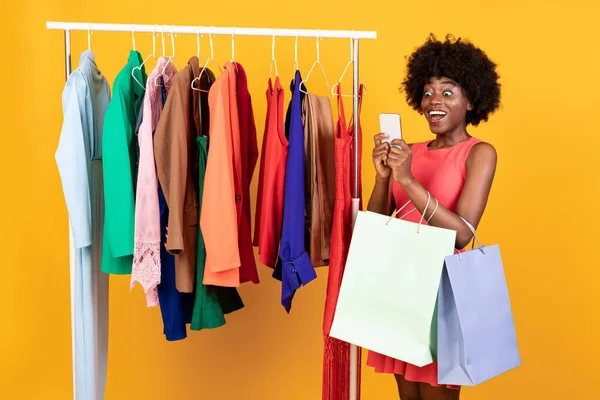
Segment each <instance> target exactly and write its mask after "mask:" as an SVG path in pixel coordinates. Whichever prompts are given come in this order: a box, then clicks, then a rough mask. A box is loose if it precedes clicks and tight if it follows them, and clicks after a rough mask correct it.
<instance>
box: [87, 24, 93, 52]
mask: <svg viewBox="0 0 600 400" xmlns="http://www.w3.org/2000/svg"><path fill="white" fill-rule="evenodd" d="M88 50H92V23H91V22H88Z"/></svg>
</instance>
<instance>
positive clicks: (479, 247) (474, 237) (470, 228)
mask: <svg viewBox="0 0 600 400" xmlns="http://www.w3.org/2000/svg"><path fill="white" fill-rule="evenodd" d="M459 217H460V219H462V220H463V222H464V223H465V224H466V225H467V227H468V228H469V230H470V231H471V233H472V234H473V244H472V245H471V249H474V248H475V242H477V249H478V250H479V251H481V252H482V253H483V254H485V251H484V250H483V245H482V244H481V242H480V241H479V238H478V237H477V234H476V233H475V227H474V226H473V225H471V223H470V222H469V221H467V220H466V219H464V218H463V217H461V216H460V215H459ZM455 250H456V251H457V253H458V259H459V260H460V259H461V256H460V251H458V249H455Z"/></svg>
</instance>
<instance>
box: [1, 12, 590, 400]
mask: <svg viewBox="0 0 600 400" xmlns="http://www.w3.org/2000/svg"><path fill="white" fill-rule="evenodd" d="M378 3H379V4H378V5H375V3H374V2H370V3H369V2H364V1H360V2H359V1H357V0H354V1H316V0H303V1H298V2H289V3H288V2H282V1H264V0H263V1H245V0H244V1H243V0H229V1H227V2H222V3H219V2H210V3H206V2H201V1H196V2H193V1H188V0H178V1H172V2H164V1H154V0H150V1H145V2H132V1H114V0H103V1H100V2H97V1H96V2H91V1H85V2H84V1H67V0H62V1H58V0H55V1H39V2H38V1H32V0H22V1H18V2H17V1H11V2H7V4H5V5H3V13H2V14H3V15H2V17H0V18H2V21H1V26H2V32H1V38H2V39H1V40H2V47H1V49H2V54H3V57H2V61H1V63H0V64H1V65H2V67H1V68H2V86H1V87H2V89H3V90H2V107H1V109H2V119H1V124H2V144H1V145H0V163H1V164H0V171H1V172H0V173H1V174H2V196H1V198H0V202H1V208H2V216H3V217H2V221H1V225H2V228H3V229H2V230H1V233H0V235H1V240H0V243H1V246H2V253H1V254H2V262H1V264H2V284H1V286H0V311H1V312H0V317H1V318H0V324H1V329H0V393H1V394H0V398H2V399H7V400H8V399H10V400H17V399H19V400H20V399H43V400H50V399H61V400H62V399H68V398H71V396H72V389H71V368H72V363H71V340H70V338H71V334H70V315H69V275H68V271H69V264H68V263H69V259H68V240H67V215H66V209H65V206H64V200H63V197H62V190H61V185H60V181H59V177H58V173H57V169H56V166H55V163H54V158H53V155H54V151H55V148H56V145H57V140H58V135H59V132H60V126H61V122H62V113H61V90H62V87H63V84H64V79H65V77H64V62H63V40H62V33H61V32H59V31H47V30H46V29H45V22H46V20H56V21H85V22H87V21H92V22H120V23H134V22H135V23H139V24H142V23H149V24H153V23H170V24H181V25H199V24H203V25H214V26H256V27H273V26H277V27H288V28H297V27H298V28H321V29H369V30H370V29H373V30H377V31H378V39H377V40H376V41H364V42H363V44H362V46H361V59H360V60H361V77H362V80H363V81H364V82H365V84H366V85H367V86H368V96H367V97H366V98H365V104H364V109H363V127H364V132H365V148H364V159H363V163H364V188H365V198H368V195H369V192H370V190H371V188H372V185H373V182H374V179H373V178H374V170H373V168H372V165H371V164H370V139H369V137H370V136H371V135H373V134H374V133H375V132H376V131H377V127H378V118H377V115H378V113H380V112H384V111H387V112H400V113H401V114H402V119H403V128H404V135H405V138H407V139H408V140H410V141H417V140H425V139H427V138H429V137H431V136H430V134H429V132H428V129H427V125H426V123H425V121H424V120H423V118H422V117H421V116H419V115H418V114H417V113H415V112H413V111H411V110H409V109H408V107H407V106H406V103H405V101H404V97H403V96H402V95H401V94H399V92H398V90H397V88H398V87H399V84H400V81H401V80H402V78H403V76H404V62H405V59H404V57H405V56H406V55H408V54H409V53H410V52H411V51H412V50H413V48H414V46H416V45H418V44H420V43H422V41H423V40H424V39H425V38H426V37H427V35H428V33H429V32H434V33H435V34H437V35H438V36H440V37H443V35H444V34H445V33H447V32H452V33H454V34H455V35H456V36H462V37H466V38H470V39H472V40H473V41H474V42H475V43H476V44H477V45H478V46H481V47H482V48H483V49H485V51H486V52H487V53H488V54H489V56H490V57H492V58H493V59H494V60H495V61H496V62H497V63H498V65H499V72H500V74H501V82H502V85H503V89H502V95H503V97H502V104H503V106H502V109H501V110H500V111H499V112H498V113H497V114H496V115H493V116H492V117H491V119H490V121H489V122H488V123H484V124H482V125H481V126H480V127H479V128H477V129H471V130H470V131H471V133H472V134H474V135H476V136H479V137H480V138H482V139H485V140H488V141H490V142H491V143H493V144H494V145H495V146H496V148H497V150H498V153H499V165H498V172H497V177H496V180H495V183H494V187H493V190H492V195H491V200H490V203H489V206H488V208H487V210H486V213H485V215H484V219H483V221H482V225H481V229H480V235H481V238H482V239H483V241H484V242H485V243H488V244H492V243H499V244H500V245H501V249H502V254H503V257H504V262H505V267H506V275H507V279H508V284H509V289H510V294H511V299H512V304H513V307H514V316H515V321H516V327H517V333H518V339H519V344H520V348H521V352H522V359H523V366H522V367H520V368H518V369H516V370H514V371H511V372H509V373H507V374H505V375H503V376H501V377H498V378H497V379H494V380H492V381H490V382H487V383H484V384H482V385H481V386H479V387H476V388H466V389H465V390H464V392H463V393H464V395H463V398H464V399H466V400H474V399H477V400H506V399H511V400H518V399H523V400H524V399H536V400H537V399H569V400H576V399H598V398H600V387H599V386H598V384H597V381H598V372H600V368H598V359H599V357H600V350H599V348H598V330H599V328H600V324H599V322H598V321H599V320H600V319H599V318H598V316H599V314H598V295H597V293H598V283H599V278H600V272H599V271H600V268H599V267H600V261H599V258H598V253H597V252H596V250H597V249H598V238H599V236H598V233H599V232H600V217H599V215H600V212H599V210H598V206H599V203H598V199H599V196H600V178H599V176H598V173H599V171H600V154H598V153H599V151H600V136H599V133H600V130H599V129H598V125H597V118H598V107H599V106H600V95H599V93H600V89H599V87H598V72H599V69H598V63H599V62H600V57H599V56H598V54H599V52H598V49H597V43H598V40H599V39H600V37H599V35H598V21H597V19H598V15H600V6H599V5H598V3H597V2H593V1H587V2H585V1H568V2H567V1H558V0H555V1H541V0H537V1H534V0H531V1H527V0H520V1H512V0H511V1H502V2H501V1H485V2H484V1H473V0H471V1H466V0H461V1H456V2H453V3H451V4H450V3H443V2H442V3H440V2H420V1H413V2H401V1H384V2H381V1H380V2H378ZM136 39H137V48H138V50H140V51H141V52H142V53H143V55H144V57H145V56H147V55H148V54H149V52H150V51H151V47H152V45H151V43H152V41H151V35H150V34H138V35H136ZM169 43H170V42H169V40H167V51H168V52H170V46H169ZM235 43H236V59H237V60H238V61H240V62H241V63H242V64H243V65H244V66H245V67H246V69H247V72H248V76H249V80H250V91H251V93H252V94H253V99H254V105H255V113H256V120H257V125H258V130H259V132H260V133H262V129H263V124H264V114H265V99H264V91H265V89H266V82H267V78H268V74H269V58H270V44H271V43H270V39H269V38H238V39H236V42H235ZM157 44H158V49H157V51H158V52H160V40H158V43H157ZM202 46H203V49H202V55H203V58H204V59H206V58H208V54H209V49H208V38H207V37H204V38H203V39H202ZM276 46H277V47H276V51H277V60H278V61H279V71H280V75H281V77H282V79H283V81H284V82H286V85H287V82H289V79H291V77H292V72H293V64H292V63H293V39H280V40H277V45H276ZM86 47H87V35H86V34H85V33H84V32H76V33H74V34H73V43H72V51H73V58H72V60H73V68H76V67H77V65H78V60H79V54H80V53H81V51H82V50H84V49H85V48H86ZM130 47H131V35H129V34H127V33H103V32H99V33H95V34H93V35H92V49H93V50H94V52H95V53H96V57H97V63H98V65H99V67H100V68H101V69H102V70H103V72H104V74H105V75H106V76H107V78H108V79H109V82H110V83H111V85H112V82H113V79H114V77H115V75H116V73H117V72H118V71H119V69H120V68H121V67H122V66H123V65H124V63H125V62H126V61H127V57H128V51H129V49H130ZM176 50H177V52H176V56H177V58H178V60H179V63H180V64H181V65H182V66H183V65H185V63H186V62H187V59H188V58H189V57H190V56H192V55H194V54H195V53H196V47H195V37H194V36H181V37H178V38H177V39H176ZM321 50H322V51H321V54H322V61H323V64H324V66H325V68H326V72H327V74H328V77H329V81H330V83H333V82H335V81H336V80H337V79H338V77H339V76H340V74H341V71H342V70H343V68H344V66H345V63H346V62H347V60H348V58H349V53H348V42H347V41H345V40H331V39H329V40H323V41H322V42H321ZM215 51H216V54H217V57H218V59H219V60H220V61H221V64H223V63H224V62H225V61H227V60H229V58H230V38H229V37H222V36H221V37H217V38H216V39H215ZM299 52H300V66H301V70H302V71H304V73H306V71H307V70H308V68H309V67H310V65H311V63H312V62H313V61H314V58H315V46H314V40H309V39H301V40H300V49H299ZM150 67H152V64H150ZM344 83H345V84H344V89H345V90H346V91H348V90H350V87H351V75H347V77H346V79H345V80H344ZM309 87H310V89H312V90H313V91H314V92H315V93H316V94H327V93H328V91H327V89H326V88H325V86H324V84H323V80H322V79H321V78H320V77H319V73H318V72H315V74H314V75H313V77H312V79H311V82H310V85H309ZM288 100H289V94H286V103H287V101H288ZM348 106H349V105H348ZM255 191H256V179H255V180H254V182H253V193H255ZM260 271H261V279H262V283H261V284H260V285H258V286H252V285H248V284H247V285H244V286H243V288H242V289H241V294H242V296H243V298H244V301H245V303H246V308H245V309H244V310H243V311H241V312H237V313H235V314H234V315H232V316H230V317H229V318H228V323H227V325H226V326H225V327H223V328H221V329H218V330H213V331H202V332H191V333H190V334H189V338H188V339H187V340H184V341H181V342H176V343H167V342H166V341H165V340H164V338H163V335H162V323H161V318H160V313H159V310H158V308H154V309H147V308H146V307H145V305H144V298H143V296H142V293H141V290H140V288H139V287H136V288H135V289H134V291H133V292H129V288H128V287H129V277H113V278H111V289H110V351H109V353H110V355H109V369H108V382H107V394H106V398H107V399H113V400H115V399H146V400H150V399H177V398H183V397H185V398H198V399H199V398H203V399H217V400H220V399H223V400H233V399H240V400H255V399H277V400H279V399H282V400H306V399H319V398H320V397H319V396H320V390H321V349H322V344H321V330H320V329H321V320H322V312H323V301H324V291H325V281H326V279H325V272H326V271H325V270H321V271H319V278H318V280H317V281H316V282H314V283H311V284H310V285H309V286H308V287H306V288H302V289H301V290H300V291H299V293H298V295H297V297H296V300H295V304H294V308H293V310H292V314H291V315H286V314H285V312H284V311H283V309H282V307H281V306H280V305H279V290H280V289H279V286H278V285H277V282H275V281H274V280H272V279H271V278H270V276H269V274H268V271H267V270H266V269H265V268H264V267H261V268H260ZM362 382H363V390H362V393H363V399H364V400H375V399H377V400H379V399H394V398H397V397H396V396H397V395H396V394H395V393H396V389H395V382H394V379H393V378H392V377H391V376H386V375H377V374H375V373H373V372H372V370H371V369H370V368H365V369H364V373H363V380H362Z"/></svg>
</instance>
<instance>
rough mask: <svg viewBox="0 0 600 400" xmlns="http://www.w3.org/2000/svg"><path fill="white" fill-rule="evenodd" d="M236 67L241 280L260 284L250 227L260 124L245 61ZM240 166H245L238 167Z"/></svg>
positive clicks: (236, 177)
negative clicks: (255, 112)
mask: <svg viewBox="0 0 600 400" xmlns="http://www.w3.org/2000/svg"><path fill="white" fill-rule="evenodd" d="M234 66H235V69H236V89H237V106H238V118H239V124H240V131H239V132H240V136H239V138H235V137H234V160H235V162H234V166H235V167H236V168H235V170H234V171H235V194H236V196H235V202H236V206H237V207H236V209H237V215H238V248H239V251H240V283H244V282H252V283H258V282H259V280H258V272H257V271H256V261H255V259H254V251H253V250H252V233H251V228H250V218H251V217H250V182H251V181H252V175H253V174H254V168H255V167H256V161H257V160H258V145H257V143H256V125H255V123H254V111H253V110H252V99H251V97H250V93H249V92H248V80H247V78H246V72H245V71H244V68H243V67H242V65H241V64H239V63H235V64H234ZM236 139H239V142H238V143H236ZM238 149H239V153H238ZM240 166H241V169H240V170H238V167H240Z"/></svg>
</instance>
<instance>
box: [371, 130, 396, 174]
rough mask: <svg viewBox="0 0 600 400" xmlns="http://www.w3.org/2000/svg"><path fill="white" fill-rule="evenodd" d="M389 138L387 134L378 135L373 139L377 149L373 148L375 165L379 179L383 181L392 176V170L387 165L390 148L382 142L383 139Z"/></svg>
mask: <svg viewBox="0 0 600 400" xmlns="http://www.w3.org/2000/svg"><path fill="white" fill-rule="evenodd" d="M387 136H388V135H387V133H378V134H377V135H375V137H374V138H373V139H374V140H375V148H373V164H374V165H375V171H376V172H377V177H378V178H382V179H388V178H389V177H390V175H391V174H392V169H391V168H390V167H389V166H388V163H387V160H388V154H389V152H390V146H389V144H387V143H384V142H383V141H382V139H383V138H386V137H387Z"/></svg>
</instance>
